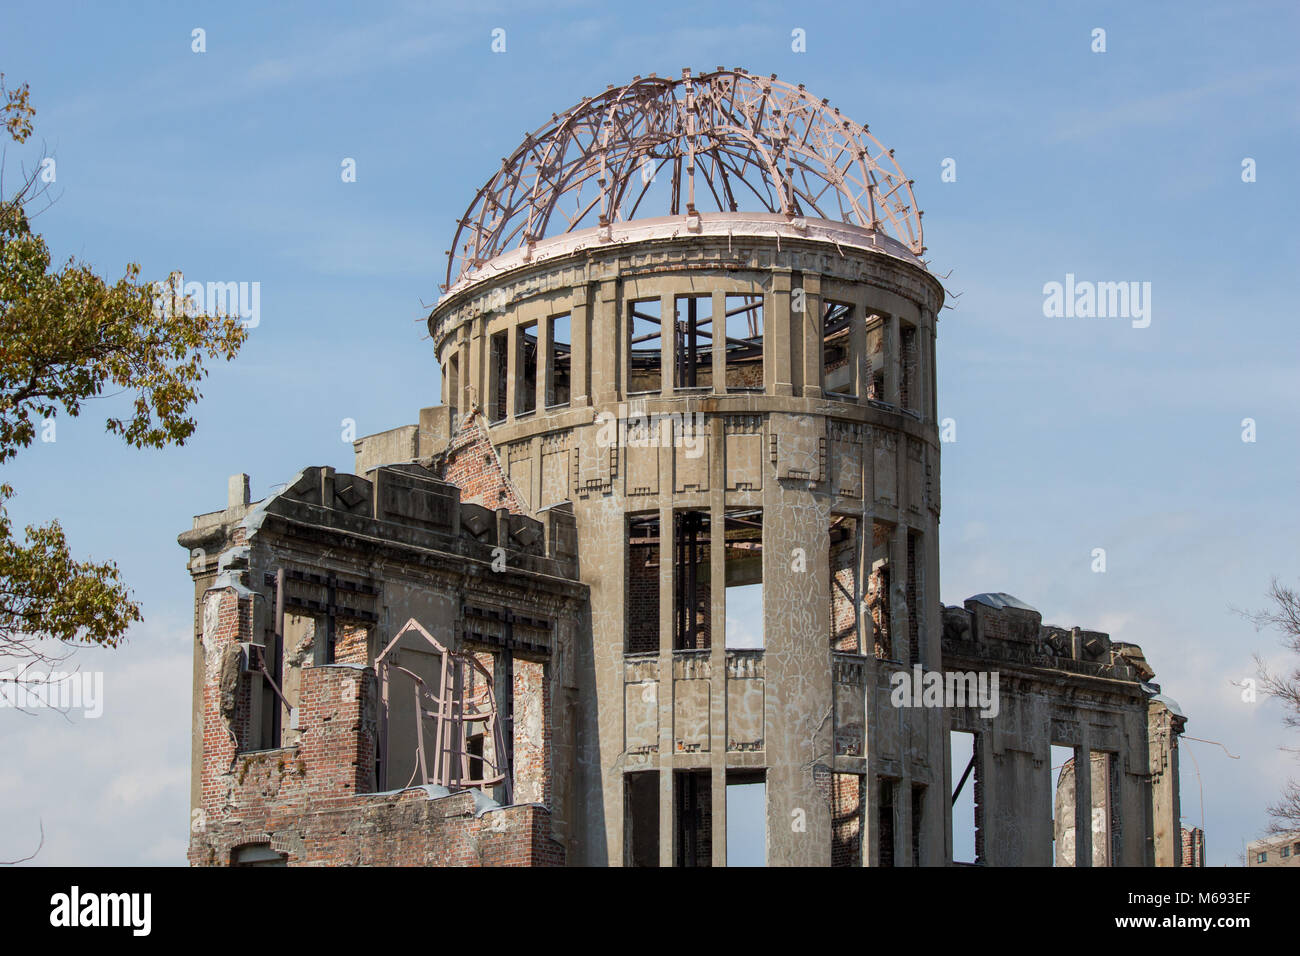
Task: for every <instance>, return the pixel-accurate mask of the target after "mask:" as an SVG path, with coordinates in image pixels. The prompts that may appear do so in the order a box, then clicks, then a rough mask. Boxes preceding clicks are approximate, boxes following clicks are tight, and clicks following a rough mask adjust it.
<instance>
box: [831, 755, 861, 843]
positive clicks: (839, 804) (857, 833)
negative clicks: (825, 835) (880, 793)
mask: <svg viewBox="0 0 1300 956" xmlns="http://www.w3.org/2000/svg"><path fill="white" fill-rule="evenodd" d="M830 797H831V866H861V865H862V775H861V774H857V773H837V774H834V775H833V779H832V782H831V793H830Z"/></svg>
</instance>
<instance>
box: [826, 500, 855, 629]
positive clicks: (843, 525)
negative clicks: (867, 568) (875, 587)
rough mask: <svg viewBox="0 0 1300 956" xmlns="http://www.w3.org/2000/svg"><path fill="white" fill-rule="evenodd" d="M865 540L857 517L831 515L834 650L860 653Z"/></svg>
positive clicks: (831, 618)
mask: <svg viewBox="0 0 1300 956" xmlns="http://www.w3.org/2000/svg"><path fill="white" fill-rule="evenodd" d="M861 554H862V540H861V536H860V535H859V534H858V519H856V518H851V517H849V516H847V515H832V516H831V527H830V572H831V617H830V622H831V650H833V651H840V652H843V653H849V654H858V653H861V650H862V648H861V645H860V641H859V637H858V607H859V606H860V602H861V600H862V594H861V590H860V584H859V570H858V569H859V558H860V555H861Z"/></svg>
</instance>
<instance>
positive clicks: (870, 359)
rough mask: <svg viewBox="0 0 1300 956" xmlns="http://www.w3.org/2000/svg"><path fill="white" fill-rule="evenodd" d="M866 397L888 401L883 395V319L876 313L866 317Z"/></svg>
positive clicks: (878, 400) (877, 400)
mask: <svg viewBox="0 0 1300 956" xmlns="http://www.w3.org/2000/svg"><path fill="white" fill-rule="evenodd" d="M863 371H864V372H865V373H866V375H865V378H866V388H867V398H869V399H871V400H872V401H876V402H888V401H889V399H888V398H887V397H886V396H885V320H884V319H882V318H881V317H880V316H878V315H871V316H868V317H867V354H866V360H865V367H864V369H863Z"/></svg>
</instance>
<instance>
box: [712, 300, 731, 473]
mask: <svg viewBox="0 0 1300 956" xmlns="http://www.w3.org/2000/svg"><path fill="white" fill-rule="evenodd" d="M712 315H713V319H712V320H711V321H710V323H709V329H710V330H711V331H712V332H713V338H712V340H711V341H712V342H713V349H712V351H711V352H710V353H709V354H710V355H712V356H713V393H714V394H715V395H720V394H722V393H724V392H725V391H726V390H727V294H726V293H725V292H714V293H713V306H712ZM710 487H717V486H716V484H715V485H712V486H710Z"/></svg>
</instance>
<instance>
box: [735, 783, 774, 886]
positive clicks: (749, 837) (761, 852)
mask: <svg viewBox="0 0 1300 956" xmlns="http://www.w3.org/2000/svg"><path fill="white" fill-rule="evenodd" d="M727 866H767V779H766V773H765V772H764V771H762V770H758V771H743V770H742V771H734V770H733V771H731V772H729V773H728V774H727Z"/></svg>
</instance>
